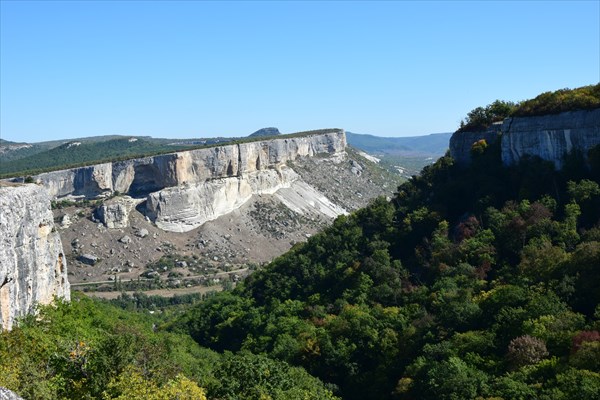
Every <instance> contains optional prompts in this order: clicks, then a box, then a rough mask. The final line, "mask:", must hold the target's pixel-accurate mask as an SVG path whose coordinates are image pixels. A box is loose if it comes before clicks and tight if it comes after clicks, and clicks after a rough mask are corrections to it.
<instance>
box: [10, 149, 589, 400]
mask: <svg viewBox="0 0 600 400" xmlns="http://www.w3.org/2000/svg"><path fill="white" fill-rule="evenodd" d="M563 165H564V166H563V169H562V170H560V171H556V170H555V169H554V164H553V163H550V162H545V161H542V160H540V159H535V158H533V159H524V160H523V161H522V162H521V164H519V165H518V166H513V167H510V168H508V167H504V166H503V165H502V163H501V160H500V148H499V141H496V143H493V144H490V145H487V144H486V143H479V142H478V143H476V144H475V145H474V146H473V149H472V162H471V164H470V165H468V166H459V165H457V164H455V163H454V161H453V160H452V158H450V157H448V156H445V157H442V158H440V159H439V160H438V161H437V162H436V163H435V164H433V165H431V166H428V167H426V168H425V169H424V170H423V171H422V173H421V174H420V176H415V177H413V178H412V179H410V180H409V181H408V182H406V183H404V184H402V185H401V186H400V187H399V188H398V191H397V193H396V195H395V197H394V198H393V199H391V201H389V200H387V199H384V198H379V199H377V200H375V201H373V202H372V204H371V205H369V206H368V207H366V208H364V209H361V210H359V211H357V212H355V213H353V214H351V215H348V216H341V217H339V218H337V219H336V220H335V222H334V223H333V225H332V226H331V227H329V228H328V229H326V230H325V231H323V232H322V233H320V234H317V235H314V236H312V237H311V238H310V239H309V240H308V241H307V242H305V243H299V244H296V245H295V246H294V247H293V248H292V250H291V251H289V252H288V253H286V254H284V255H283V256H281V257H279V258H277V259H276V260H274V261H273V262H272V263H271V264H269V265H267V266H266V267H264V268H262V269H260V270H258V271H256V272H254V273H253V274H252V275H250V276H249V277H248V278H247V279H246V280H245V281H244V282H243V283H241V284H239V285H238V286H237V287H236V288H235V289H233V290H231V291H226V292H222V293H218V294H215V295H214V296H211V297H209V298H208V299H206V300H203V301H200V302H196V303H194V304H192V305H190V304H179V305H176V304H175V303H172V304H171V303H170V304H169V305H168V307H167V308H165V309H164V311H163V312H162V313H155V314H148V313H147V312H146V311H147V310H146V309H147V308H148V307H149V306H150V305H149V304H148V303H149V302H150V300H149V299H147V298H144V297H143V296H138V297H136V299H135V300H134V299H132V298H122V299H121V300H120V301H115V302H113V304H109V303H103V302H100V301H97V300H91V299H88V298H86V297H79V296H75V298H74V299H73V301H72V302H71V303H70V304H67V303H61V302H59V303H58V304H57V305H54V306H46V307H41V309H40V312H39V314H38V315H37V316H30V317H27V318H25V319H24V320H23V321H21V323H20V324H19V325H18V327H16V328H15V329H14V330H13V331H11V332H3V333H2V334H0V386H4V387H8V388H10V389H12V390H14V391H16V392H17V393H19V394H21V395H22V396H23V397H25V398H27V399H56V398H59V399H62V398H65V399H202V398H205V397H206V398H210V399H331V398H343V399H349V400H353V399H399V400H402V399H405V400H409V399H425V400H427V399H432V400H433V399H436V400H437V399H440V400H444V399H448V400H458V399H486V400H499V399H504V400H509V399H547V400H550V399H564V400H567V399H577V400H580V399H600V146H597V147H595V148H593V149H591V150H590V151H589V153H588V154H585V155H584V154H570V155H568V156H566V159H565V162H564V163H563ZM140 299H141V300H140ZM142 300H143V301H142ZM183 303H187V302H183ZM136 307H137V308H136ZM136 309H137V311H136ZM140 310H141V311H140Z"/></svg>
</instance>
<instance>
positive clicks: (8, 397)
mask: <svg viewBox="0 0 600 400" xmlns="http://www.w3.org/2000/svg"><path fill="white" fill-rule="evenodd" d="M0 400H23V398H22V397H20V396H19V395H18V394H16V393H15V392H13V391H11V390H8V389H6V388H3V387H0Z"/></svg>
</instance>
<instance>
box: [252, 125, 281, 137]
mask: <svg viewBox="0 0 600 400" xmlns="http://www.w3.org/2000/svg"><path fill="white" fill-rule="evenodd" d="M277 135H281V132H279V129H277V128H274V127H269V128H262V129H259V130H257V131H256V132H254V133H252V134H250V137H256V136H277Z"/></svg>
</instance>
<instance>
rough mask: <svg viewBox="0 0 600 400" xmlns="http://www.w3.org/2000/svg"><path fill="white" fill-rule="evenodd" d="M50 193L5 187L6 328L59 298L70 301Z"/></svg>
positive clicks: (2, 284) (2, 288) (1, 207)
mask: <svg viewBox="0 0 600 400" xmlns="http://www.w3.org/2000/svg"><path fill="white" fill-rule="evenodd" d="M63 254H64V253H63V247H62V243H61V241H60V237H59V235H58V233H57V232H56V230H55V227H54V221H53V215H52V211H51V210H50V198H49V196H48V192H47V191H46V190H45V189H44V188H42V187H40V186H38V185H35V184H26V185H15V186H12V185H11V186H0V324H1V326H2V328H3V329H11V327H12V326H13V323H14V321H15V319H16V318H17V317H21V316H24V315H26V314H28V313H31V312H33V311H34V307H35V304H36V303H40V304H48V303H50V302H52V300H53V297H54V296H57V297H61V298H64V299H67V300H69V299H70V287H69V281H68V280H67V260H66V258H65V257H64V255H63Z"/></svg>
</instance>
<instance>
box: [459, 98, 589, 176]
mask: <svg viewBox="0 0 600 400" xmlns="http://www.w3.org/2000/svg"><path fill="white" fill-rule="evenodd" d="M498 133H501V139H500V140H501V148H502V162H503V163H504V165H513V164H517V163H518V162H519V161H520V160H521V159H522V158H523V157H526V156H529V157H540V158H541V159H543V160H546V161H551V162H553V163H554V165H555V167H556V168H559V169H560V168H561V167H562V164H563V160H564V157H565V155H566V154H568V153H570V152H572V151H579V152H581V153H583V155H584V156H585V155H586V154H587V151H588V150H589V149H591V148H593V147H595V146H598V145H600V109H595V110H581V111H569V112H564V113H561V114H555V115H544V116H536V117H516V118H506V119H505V120H504V121H503V122H502V123H501V124H495V125H493V126H492V127H491V128H490V129H489V130H488V131H487V132H460V133H455V134H454V135H452V138H451V139H450V155H451V156H452V157H453V158H454V159H455V160H456V161H457V162H458V163H460V164H466V163H468V162H469V161H470V159H471V156H470V150H471V146H472V145H473V143H475V142H476V141H478V140H480V139H486V140H487V141H488V142H489V141H492V140H495V138H496V137H498Z"/></svg>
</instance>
